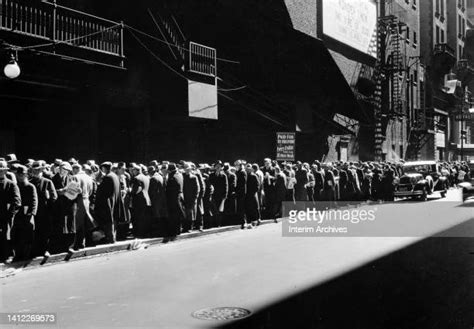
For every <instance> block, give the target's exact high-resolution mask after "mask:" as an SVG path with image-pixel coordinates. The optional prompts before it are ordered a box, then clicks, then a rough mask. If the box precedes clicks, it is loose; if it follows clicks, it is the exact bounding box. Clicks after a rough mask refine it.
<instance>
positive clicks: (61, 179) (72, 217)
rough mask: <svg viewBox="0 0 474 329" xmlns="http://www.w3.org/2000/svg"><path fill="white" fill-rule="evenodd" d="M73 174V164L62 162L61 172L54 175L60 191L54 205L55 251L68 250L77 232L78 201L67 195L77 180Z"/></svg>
mask: <svg viewBox="0 0 474 329" xmlns="http://www.w3.org/2000/svg"><path fill="white" fill-rule="evenodd" d="M71 174H72V166H71V164H70V163H69V162H62V163H61V165H60V166H59V172H58V173H57V174H56V175H54V177H53V184H54V187H55V188H56V192H57V193H58V199H57V201H56V202H55V206H54V209H55V210H54V220H53V238H52V239H51V250H52V252H53V253H61V252H65V251H67V250H68V249H69V247H70V246H71V244H72V243H73V241H74V236H75V234H76V213H77V202H76V200H71V199H69V198H68V197H67V192H68V187H69V186H70V184H71V183H72V182H75V181H76V179H75V177H73V176H72V175H71Z"/></svg>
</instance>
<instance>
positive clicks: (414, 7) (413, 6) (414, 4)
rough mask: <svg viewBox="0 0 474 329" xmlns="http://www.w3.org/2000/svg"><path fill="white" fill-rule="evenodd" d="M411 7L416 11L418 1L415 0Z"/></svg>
mask: <svg viewBox="0 0 474 329" xmlns="http://www.w3.org/2000/svg"><path fill="white" fill-rule="evenodd" d="M411 7H412V8H413V9H415V10H416V0H413V4H412V5H411Z"/></svg>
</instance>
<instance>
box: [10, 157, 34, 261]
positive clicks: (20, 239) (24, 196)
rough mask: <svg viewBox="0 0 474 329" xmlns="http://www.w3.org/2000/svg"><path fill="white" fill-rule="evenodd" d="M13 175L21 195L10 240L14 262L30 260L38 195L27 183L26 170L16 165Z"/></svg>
mask: <svg viewBox="0 0 474 329" xmlns="http://www.w3.org/2000/svg"><path fill="white" fill-rule="evenodd" d="M15 175H16V179H17V181H18V188H19V189H20V195H21V206H20V211H19V212H18V213H17V214H16V216H15V219H14V220H13V227H12V232H11V235H12V236H11V238H12V243H13V249H14V251H15V258H14V261H19V260H27V259H30V256H31V251H32V247H33V239H34V231H35V216H36V212H37V210H38V194H37V193H36V188H35V186H34V185H33V184H31V183H30V182H29V181H28V168H27V167H26V166H23V165H16V167H15Z"/></svg>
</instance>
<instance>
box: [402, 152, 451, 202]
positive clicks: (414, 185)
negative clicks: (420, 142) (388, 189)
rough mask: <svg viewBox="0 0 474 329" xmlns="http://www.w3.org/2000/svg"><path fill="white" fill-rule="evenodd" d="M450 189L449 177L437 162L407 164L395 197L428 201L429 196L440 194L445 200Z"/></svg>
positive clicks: (404, 165)
mask: <svg viewBox="0 0 474 329" xmlns="http://www.w3.org/2000/svg"><path fill="white" fill-rule="evenodd" d="M448 189H449V184H448V177H447V176H446V173H445V172H442V171H441V168H440V165H439V163H437V162H436V161H413V162H405V163H404V164H403V175H402V177H400V179H399V181H398V184H397V185H396V186H395V196H396V197H399V198H413V199H415V198H419V199H421V200H427V198H428V195H430V194H433V193H434V192H440V194H441V197H442V198H444V197H445V196H446V193H447V191H448Z"/></svg>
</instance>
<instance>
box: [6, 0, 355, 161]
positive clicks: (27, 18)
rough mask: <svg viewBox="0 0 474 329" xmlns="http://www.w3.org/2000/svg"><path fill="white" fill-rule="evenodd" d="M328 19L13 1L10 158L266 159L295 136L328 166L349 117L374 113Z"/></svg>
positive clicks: (227, 2)
mask: <svg viewBox="0 0 474 329" xmlns="http://www.w3.org/2000/svg"><path fill="white" fill-rule="evenodd" d="M55 2H56V5H57V6H56V5H54V3H55ZM63 6H64V7H63ZM67 7H71V8H72V9H74V10H70V9H67ZM77 9H79V10H83V11H85V12H87V13H90V14H91V15H86V14H84V13H78V12H77ZM32 13H34V15H37V16H34V15H33V14H32ZM36 13H39V14H36ZM45 17H46V18H47V19H46V18H45ZM100 17H103V18H100ZM316 19H317V8H316V3H315V2H314V1H311V0H305V1H294V0H285V1H258V2H255V1H250V0H242V1H233V0H206V1H201V0H199V1H198V0H182V1H172V0H169V1H153V0H143V1H139V2H136V3H135V4H134V5H133V6H130V2H129V1H125V0H120V1H117V0H114V1H112V0H103V1H82V0H57V1H56V0H50V1H39V0H38V1H31V2H25V1H23V0H8V1H6V0H0V39H1V40H3V41H2V42H0V43H1V44H2V46H3V48H2V49H1V51H0V52H1V54H2V55H5V57H7V56H10V54H11V53H13V55H15V54H16V50H18V58H17V61H18V63H19V64H20V66H21V68H22V73H21V76H20V77H19V78H18V79H16V80H15V79H13V80H10V79H7V78H6V77H0V89H2V93H1V95H0V106H1V108H2V109H5V108H8V109H12V110H11V111H7V112H6V114H5V116H4V117H3V118H4V120H1V121H0V136H6V138H3V137H2V138H1V139H0V152H2V153H10V152H15V153H17V154H18V155H19V156H20V157H22V158H25V157H34V158H36V157H38V158H46V159H53V158H54V157H61V158H66V157H70V156H74V157H76V158H80V159H81V160H84V159H87V158H95V159H97V160H98V161H102V160H113V161H118V160H124V161H146V160H150V159H169V160H175V161H177V160H180V159H189V160H193V161H195V162H198V161H215V160H216V159H223V160H224V159H226V160H234V159H237V158H244V159H247V160H249V161H259V160H261V159H262V158H263V157H267V156H269V157H274V156H275V153H276V152H275V151H276V136H277V132H294V133H295V134H296V158H297V159H299V160H303V161H313V160H315V159H319V160H320V159H322V158H323V157H324V156H325V155H327V154H328V150H329V149H330V145H329V143H328V139H329V137H330V136H337V135H344V134H346V133H351V132H349V131H348V129H347V127H344V126H343V125H341V124H340V123H339V122H337V121H334V120H333V118H334V116H335V115H336V113H338V114H341V115H343V116H345V117H346V118H349V119H351V120H359V119H360V116H361V111H360V107H359V105H358V103H357V101H356V99H355V97H354V94H353V92H352V90H351V88H350V87H349V85H348V83H347V81H346V79H344V76H343V75H342V73H341V71H340V69H339V68H338V66H337V65H336V63H335V62H334V59H333V57H332V56H331V55H330V53H329V51H328V49H327V48H326V46H325V45H324V44H323V42H322V41H321V40H320V39H319V38H318V37H317V24H316V22H317V21H316ZM121 20H123V21H124V24H121ZM116 30H117V31H118V32H116ZM110 31H114V33H108V32H110ZM58 37H60V39H57V38H58ZM58 41H60V42H58ZM39 44H46V45H44V46H41V47H38V45H39ZM110 44H112V45H110ZM109 46H110V47H111V49H112V50H113V51H111V54H109V53H107V52H106V51H104V50H107V49H108V48H106V47H109ZM35 47H36V48H35ZM103 47H105V48H103ZM39 48H42V49H39ZM40 50H41V51H40ZM122 52H123V53H122ZM106 55H107V56H106ZM103 57H106V58H103ZM79 58H82V60H79ZM8 59H9V58H6V59H5V61H8ZM109 61H111V62H114V61H117V63H110V62H109ZM122 62H123V63H124V67H122V66H121V64H122ZM24 118H29V119H28V120H24ZM5 141H7V142H5Z"/></svg>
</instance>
